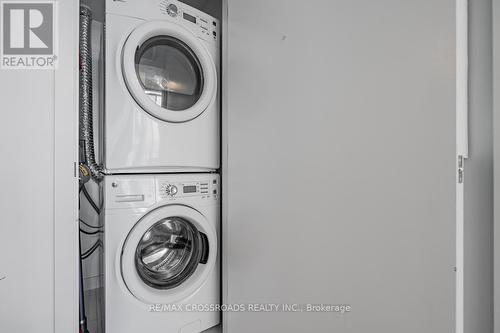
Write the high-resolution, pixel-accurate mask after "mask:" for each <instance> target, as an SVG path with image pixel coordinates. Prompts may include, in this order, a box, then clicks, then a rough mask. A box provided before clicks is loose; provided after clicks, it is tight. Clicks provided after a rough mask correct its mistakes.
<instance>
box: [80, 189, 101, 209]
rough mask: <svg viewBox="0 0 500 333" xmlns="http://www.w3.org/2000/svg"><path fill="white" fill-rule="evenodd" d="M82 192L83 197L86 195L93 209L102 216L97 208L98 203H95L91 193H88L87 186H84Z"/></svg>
mask: <svg viewBox="0 0 500 333" xmlns="http://www.w3.org/2000/svg"><path fill="white" fill-rule="evenodd" d="M82 191H83V195H85V198H87V201H88V202H89V203H90V205H91V206H92V208H94V210H95V211H96V213H97V215H99V214H101V209H100V208H99V207H97V205H96V203H95V202H94V200H93V199H92V197H91V196H90V194H89V192H88V191H87V188H86V187H85V185H82Z"/></svg>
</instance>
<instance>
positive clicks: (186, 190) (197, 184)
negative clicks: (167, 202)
mask: <svg viewBox="0 0 500 333" xmlns="http://www.w3.org/2000/svg"><path fill="white" fill-rule="evenodd" d="M159 192H160V193H159V195H160V198H162V199H175V198H186V197H200V198H202V199H217V198H218V197H219V181H218V179H217V178H216V177H214V178H213V179H211V180H203V181H182V182H171V181H168V180H160V182H159Z"/></svg>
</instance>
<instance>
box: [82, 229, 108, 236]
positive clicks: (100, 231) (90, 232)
mask: <svg viewBox="0 0 500 333" xmlns="http://www.w3.org/2000/svg"><path fill="white" fill-rule="evenodd" d="M80 232H81V233H83V234H85V235H98V234H102V233H104V231H102V230H96V231H87V230H84V229H82V228H80Z"/></svg>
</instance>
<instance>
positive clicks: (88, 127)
mask: <svg viewBox="0 0 500 333" xmlns="http://www.w3.org/2000/svg"><path fill="white" fill-rule="evenodd" d="M91 25H92V12H91V10H90V8H88V7H86V6H81V7H80V141H81V142H82V143H83V147H82V148H83V149H84V155H85V164H87V166H88V168H89V170H90V174H91V175H92V178H94V179H95V180H97V181H99V180H101V179H102V176H103V168H102V166H100V165H98V164H97V162H96V158H95V150H94V127H93V105H92V98H93V97H92V88H93V86H92V48H91Z"/></svg>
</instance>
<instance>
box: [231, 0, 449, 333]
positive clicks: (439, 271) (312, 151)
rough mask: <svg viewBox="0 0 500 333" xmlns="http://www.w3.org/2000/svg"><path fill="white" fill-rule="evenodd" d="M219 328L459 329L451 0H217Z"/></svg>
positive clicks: (235, 332)
mask: <svg viewBox="0 0 500 333" xmlns="http://www.w3.org/2000/svg"><path fill="white" fill-rule="evenodd" d="M226 9H227V15H228V16H227V19H228V21H227V27H226V35H225V38H226V44H225V64H224V65H225V69H226V72H225V73H224V79H225V91H224V94H225V103H224V104H225V105H224V106H225V109H224V112H225V115H224V129H225V131H224V141H225V143H224V145H225V147H224V151H225V155H224V169H223V171H224V207H225V208H224V222H223V223H224V225H223V233H224V236H223V237H224V239H223V251H224V288H223V296H224V301H225V302H226V303H228V304H246V305H248V304H249V303H274V304H288V305H293V304H301V305H305V304H345V305H349V306H351V311H350V312H349V313H344V314H339V313H334V312H315V313H311V312H307V311H304V312H286V311H285V312H248V311H247V312H227V313H225V314H224V324H225V325H224V329H225V331H226V332H229V333H254V332H283V333H303V332H339V333H362V332H374V333H401V332H404V333H422V332H426V333H451V332H454V330H455V274H456V273H455V271H454V266H455V253H456V252H455V229H456V228H455V224H456V196H455V195H456V172H455V171H456V108H455V104H456V103H455V99H456V96H455V95H456V94H455V87H456V82H455V78H456V69H455V57H456V51H455V50H456V47H455V37H456V36H455V31H456V22H455V15H456V13H455V1H454V0H432V1H430V0H424V1H414V0H377V1H374V0H354V1H353V0H313V1H295V0H273V1H268V0H252V1H248V0H227V8H226Z"/></svg>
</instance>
